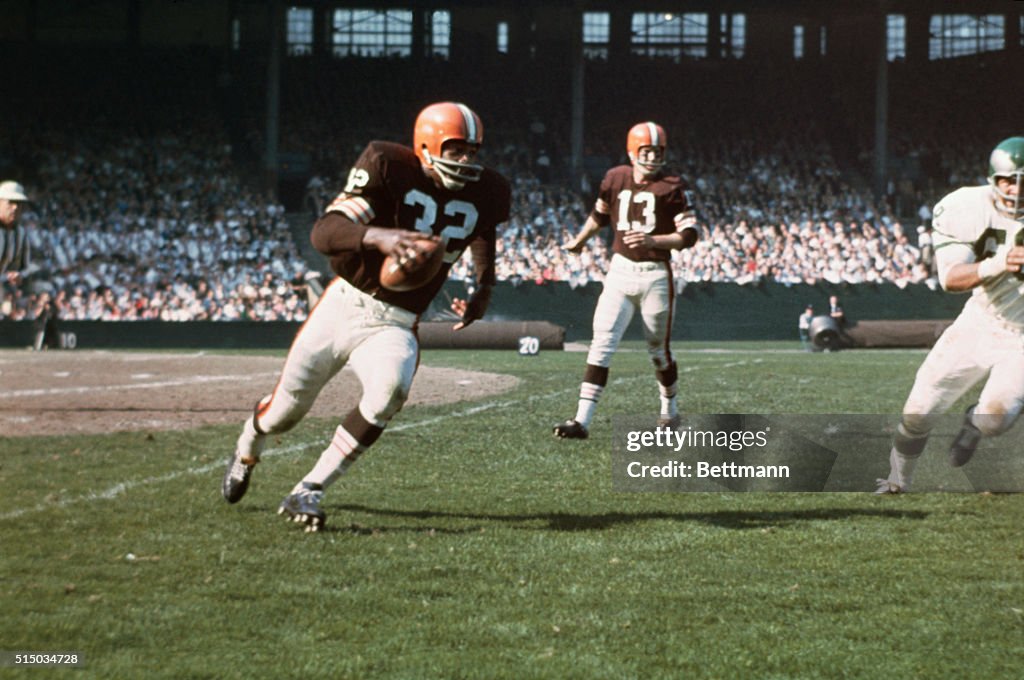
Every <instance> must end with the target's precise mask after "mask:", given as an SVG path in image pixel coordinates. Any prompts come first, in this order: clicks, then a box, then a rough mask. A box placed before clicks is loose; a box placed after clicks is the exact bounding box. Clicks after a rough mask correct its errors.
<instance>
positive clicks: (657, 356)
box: [647, 344, 672, 371]
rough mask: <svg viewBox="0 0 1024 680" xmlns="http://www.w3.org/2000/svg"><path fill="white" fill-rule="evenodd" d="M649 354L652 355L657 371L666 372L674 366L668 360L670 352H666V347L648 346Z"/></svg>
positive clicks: (652, 361)
mask: <svg viewBox="0 0 1024 680" xmlns="http://www.w3.org/2000/svg"><path fill="white" fill-rule="evenodd" d="M647 353H648V355H650V357H651V363H652V364H654V370H656V371H664V370H665V369H667V368H668V367H669V366H670V365H672V361H670V360H669V358H668V352H666V351H665V345H661V344H659V345H656V346H655V345H648V346H647Z"/></svg>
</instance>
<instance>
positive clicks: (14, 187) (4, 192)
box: [0, 180, 28, 201]
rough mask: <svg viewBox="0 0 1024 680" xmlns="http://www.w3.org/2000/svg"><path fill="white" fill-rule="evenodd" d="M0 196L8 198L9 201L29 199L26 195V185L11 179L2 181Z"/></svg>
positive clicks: (0, 183)
mask: <svg viewBox="0 0 1024 680" xmlns="http://www.w3.org/2000/svg"><path fill="white" fill-rule="evenodd" d="M0 198H6V199H7V200H8V201H27V200H28V196H26V195H25V187H23V186H21V185H20V184H18V183H17V182H14V181H11V180H7V181H6V182H0Z"/></svg>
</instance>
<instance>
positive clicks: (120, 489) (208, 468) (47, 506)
mask: <svg viewBox="0 0 1024 680" xmlns="http://www.w3.org/2000/svg"><path fill="white" fill-rule="evenodd" d="M760 362H761V360H760V359H755V360H753V361H737V362H733V363H730V364H725V365H723V366H722V367H723V368H724V367H726V366H729V367H732V366H742V365H745V364H748V363H760ZM700 368H704V367H699V366H687V367H684V368H681V369H679V372H680V373H691V372H693V371H696V370H699V369H700ZM650 378H651V376H650V375H642V376H641V375H634V376H630V377H628V378H618V379H616V380H612V381H611V384H613V385H622V384H625V383H631V382H637V381H640V380H650ZM578 391H579V388H578V386H573V387H571V388H567V389H563V390H556V391H554V392H547V393H544V394H534V395H531V396H529V397H527V398H526V399H509V400H506V401H489V402H486V403H483V404H477V405H476V406H471V407H469V408H467V409H463V410H462V411H456V412H455V413H446V414H445V415H443V416H435V417H433V418H427V419H425V420H417V421H415V422H412V423H399V424H397V425H394V426H391V427H388V428H387V431H388V432H402V431H405V430H414V429H416V428H420V427H424V426H426V425H433V424H435V423H439V422H441V421H442V420H447V419H449V418H464V417H466V416H471V415H475V414H477V413H482V412H484V411H490V410H491V409H495V408H502V407H507V406H515V405H517V404H522V403H530V402H534V401H540V400H542V399H550V398H553V397H560V396H563V395H566V394H576V393H577V392H578ZM321 445H323V442H322V441H321V440H319V439H318V440H316V441H309V442H300V443H296V444H292V445H290V446H285V447H281V448H276V449H267V450H266V451H264V452H263V455H262V458H263V459H266V458H272V457H275V456H284V455H288V454H290V453H296V452H298V451H302V450H303V449H307V448H310V447H313V446H321ZM224 465H225V461H217V462H214V463H207V464H206V465H201V466H199V467H194V468H187V469H185V470H178V471H176V472H169V473H167V474H165V475H158V476H156V477H146V478H144V479H138V480H134V481H132V480H129V481H126V482H120V483H118V484H115V485H114V486H112V487H110V488H108V489H106V490H104V491H99V492H95V491H94V492H91V493H88V494H85V495H84V496H75V497H73V498H67V499H61V500H59V501H57V502H55V503H40V504H38V505H35V506H33V507H31V508H22V509H20V510H11V511H10V512H5V513H3V514H0V520H5V519H16V518H18V517H24V516H25V515H34V514H36V513H40V512H46V511H47V510H59V509H62V508H66V507H68V506H71V505H78V504H79V503H88V502H92V501H101V500H112V499H114V498H117V497H118V496H120V495H121V494H123V493H125V492H127V491H131V490H132V489H135V488H138V487H140V486H150V485H152V484H160V483H163V482H170V481H173V480H175V479H178V478H179V477H185V476H195V475H204V474H206V473H208V472H212V471H213V470H217V469H221V470H223V469H224Z"/></svg>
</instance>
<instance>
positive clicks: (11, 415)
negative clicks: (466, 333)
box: [0, 350, 519, 437]
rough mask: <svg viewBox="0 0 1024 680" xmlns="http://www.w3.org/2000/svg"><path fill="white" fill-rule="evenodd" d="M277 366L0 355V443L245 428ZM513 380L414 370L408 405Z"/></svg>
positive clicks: (343, 386)
mask: <svg viewBox="0 0 1024 680" xmlns="http://www.w3.org/2000/svg"><path fill="white" fill-rule="evenodd" d="M282 363H283V359H282V358H281V357H260V356H238V355H217V354H205V353H203V352H197V353H191V354H172V353H141V352H139V353H135V352H112V351H111V352H107V351H73V352H59V351H58V352H28V351H25V350H0V437H26V436H32V435H54V434H74V433H85V434H95V433H101V432H113V431H119V430H122V431H123V430H136V431H137V430H178V429H188V428H192V427H199V426H201V425H213V424H222V423H241V422H242V420H243V419H244V418H245V415H246V414H247V413H249V412H250V411H251V409H252V405H253V404H255V403H256V400H257V399H259V398H260V397H262V396H263V395H265V394H269V393H270V391H271V390H272V389H273V388H274V384H275V383H276V381H277V377H278V373H279V371H280V370H281V365H282ZM518 382H519V381H518V379H517V378H515V377H514V376H510V375H502V374H496V373H481V372H475V371H463V370H458V369H452V368H433V367H430V366H420V369H419V371H418V373H417V374H416V380H415V381H414V382H413V386H412V393H411V394H410V395H409V401H408V402H406V403H407V404H445V403H455V402H459V401H464V400H470V399H479V398H482V397H487V396H491V395H495V394H500V393H502V392H506V391H508V390H510V389H512V388H513V387H515V386H516V384H517V383H518ZM360 394H361V390H360V387H359V383H358V381H357V380H356V377H355V374H354V373H353V372H352V371H351V370H350V369H348V368H346V369H344V370H343V371H342V372H341V373H340V374H338V375H337V376H336V377H335V378H334V379H333V380H332V381H331V382H330V383H328V385H327V387H326V388H325V389H324V391H323V392H322V393H321V394H320V397H319V399H317V401H316V404H314V406H313V410H312V411H311V412H310V415H313V416H324V417H337V418H338V419H339V420H340V419H341V418H342V417H344V415H345V414H346V413H348V411H349V410H350V409H351V408H352V407H353V406H355V404H356V403H357V402H358V400H359V396H360Z"/></svg>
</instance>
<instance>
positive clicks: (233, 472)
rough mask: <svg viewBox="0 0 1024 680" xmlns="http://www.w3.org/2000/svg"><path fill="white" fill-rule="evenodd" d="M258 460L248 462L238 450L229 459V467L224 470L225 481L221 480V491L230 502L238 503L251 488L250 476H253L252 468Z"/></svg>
mask: <svg viewBox="0 0 1024 680" xmlns="http://www.w3.org/2000/svg"><path fill="white" fill-rule="evenodd" d="M257 462H258V461H252V462H251V463H249V462H246V461H245V460H243V459H242V456H240V455H239V453H238V451H237V450H236V451H235V452H234V453H233V454H231V458H229V459H228V469H227V470H225V471H224V481H223V482H221V485H220V492H221V493H222V494H224V500H226V501H227V502H228V503H237V502H238V501H240V500H242V496H244V495H245V492H246V491H248V490H249V478H250V477H252V469H253V468H254V467H256V463H257Z"/></svg>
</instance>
